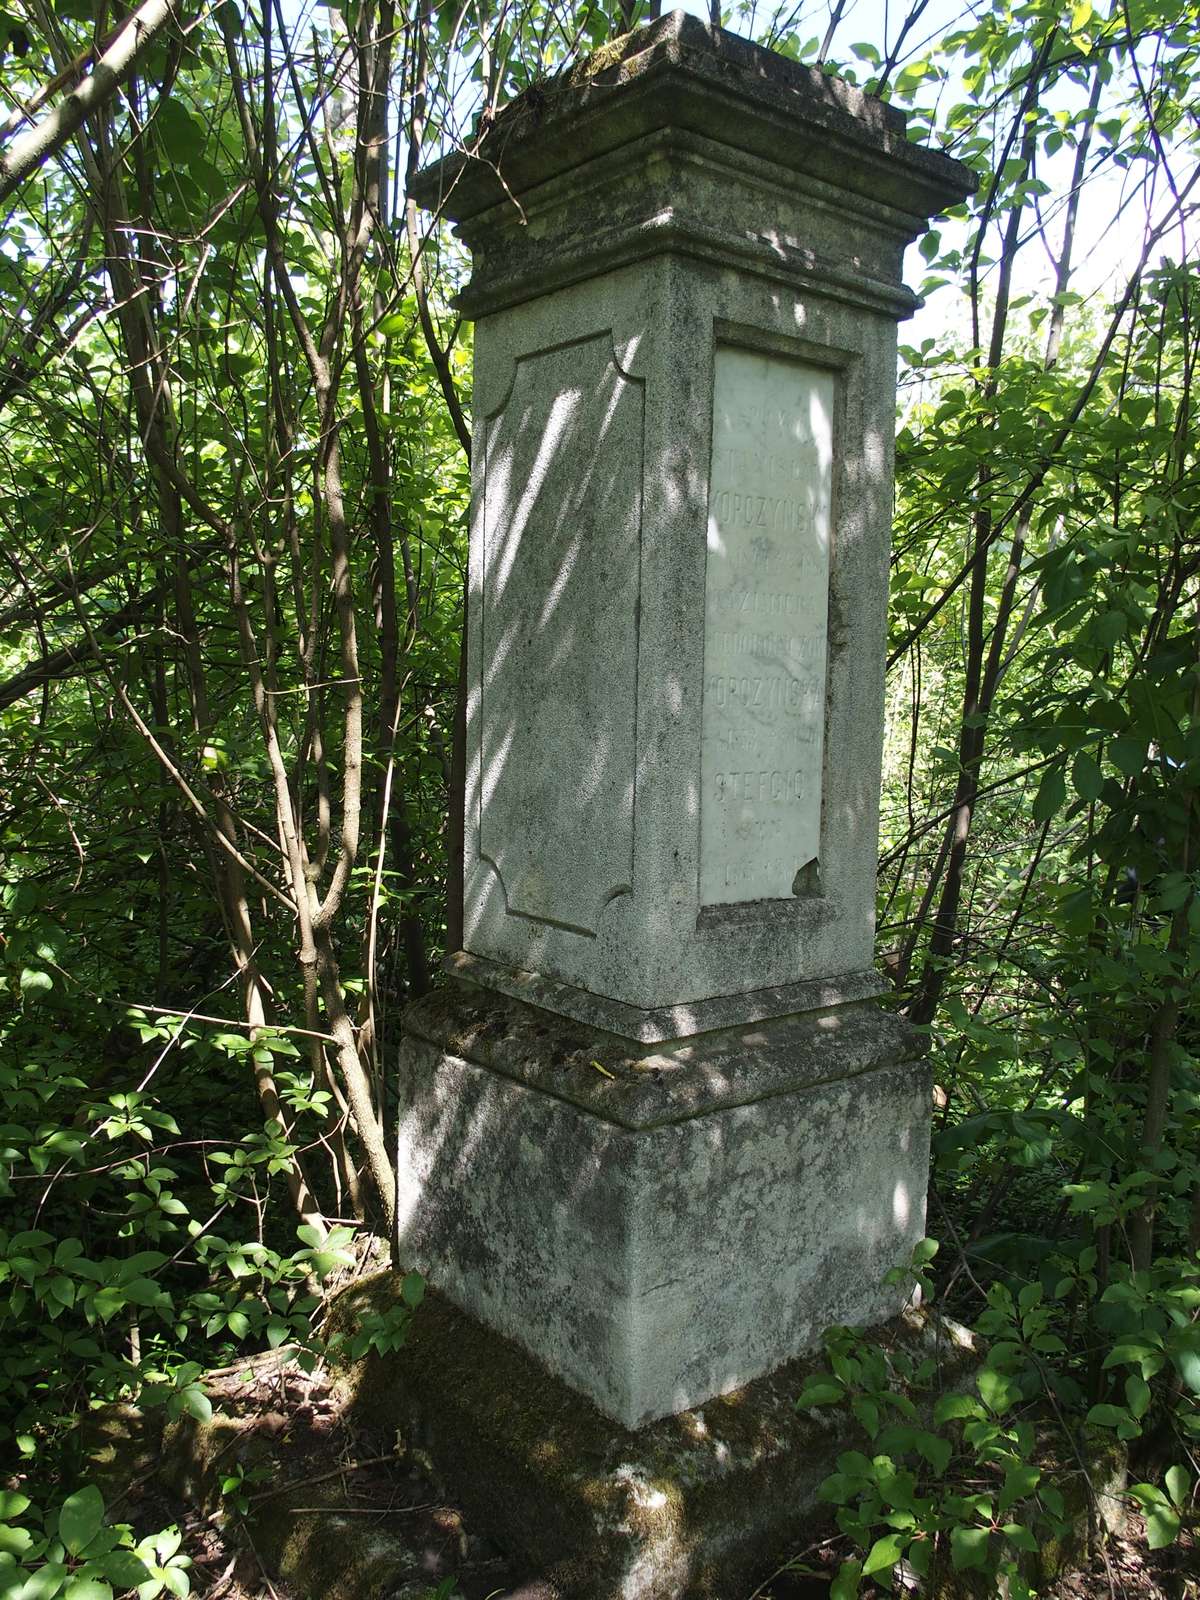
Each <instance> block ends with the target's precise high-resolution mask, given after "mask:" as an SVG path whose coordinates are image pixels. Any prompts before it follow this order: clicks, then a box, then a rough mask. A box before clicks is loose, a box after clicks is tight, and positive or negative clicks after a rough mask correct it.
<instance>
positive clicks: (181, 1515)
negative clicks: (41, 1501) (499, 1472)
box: [112, 1363, 1200, 1600]
mask: <svg viewBox="0 0 1200 1600" xmlns="http://www.w3.org/2000/svg"><path fill="white" fill-rule="evenodd" d="M207 1387H208V1390H209V1393H210V1395H211V1397H212V1400H213V1403H214V1406H216V1407H217V1408H218V1409H220V1410H222V1411H228V1412H233V1413H238V1412H240V1413H242V1414H245V1413H247V1412H248V1411H253V1412H254V1413H255V1415H256V1418H257V1423H256V1434H257V1436H258V1438H259V1439H260V1440H261V1439H262V1436H263V1434H264V1433H265V1434H266V1435H267V1436H268V1437H270V1438H271V1439H272V1443H271V1451H270V1461H269V1464H260V1465H259V1466H258V1467H257V1468H253V1467H251V1468H249V1469H248V1471H247V1475H246V1477H245V1478H244V1480H243V1482H242V1483H241V1485H240V1487H239V1488H238V1489H237V1490H236V1491H235V1492H234V1493H233V1494H231V1495H228V1496H227V1497H226V1499H225V1501H224V1503H223V1504H222V1505H221V1506H220V1507H219V1508H218V1509H216V1510H214V1511H210V1512H204V1511H201V1510H198V1509H196V1508H189V1507H183V1506H181V1505H180V1504H179V1503H178V1501H177V1500H175V1499H174V1498H173V1497H172V1495H171V1494H170V1493H169V1492H168V1491H167V1489H166V1488H165V1486H164V1485H163V1483H162V1482H161V1481H160V1479H159V1478H158V1476H157V1474H155V1473H153V1472H151V1473H150V1474H148V1475H146V1476H144V1477H143V1478H142V1479H141V1480H140V1481H139V1482H137V1483H135V1484H133V1485H132V1486H130V1487H129V1488H128V1489H127V1490H126V1493H125V1496H124V1503H123V1504H122V1505H120V1506H114V1507H113V1508H112V1509H113V1510H114V1511H116V1512H117V1513H118V1514H119V1515H121V1516H123V1517H126V1518H127V1519H128V1520H129V1521H131V1522H133V1523H134V1524H135V1526H137V1527H138V1529H139V1530H140V1531H149V1530H152V1529H157V1528H162V1527H164V1526H166V1525H167V1524H169V1523H171V1522H177V1523H178V1524H179V1526H180V1528H181V1529H182V1532H183V1535H184V1549H185V1551H186V1553H187V1554H188V1555H189V1556H190V1558H191V1560H192V1563H193V1566H192V1592H193V1594H194V1595H196V1596H197V1597H199V1600H320V1597H317V1596H313V1595H311V1594H301V1593H300V1592H299V1591H298V1589H297V1588H294V1587H289V1585H288V1584H287V1583H286V1582H284V1581H283V1580H282V1579H281V1578H279V1577H278V1576H277V1575H276V1574H275V1573H273V1572H272V1571H271V1570H270V1567H269V1563H268V1562H267V1561H265V1560H264V1559H263V1557H262V1555H261V1554H260V1552H259V1550H258V1548H257V1546H256V1543H255V1535H254V1531H253V1530H254V1526H255V1520H256V1518H261V1517H262V1516H263V1514H264V1513H265V1512H267V1511H268V1509H269V1505H270V1502H271V1501H272V1500H275V1499H279V1498H280V1497H282V1496H284V1495H285V1494H290V1493H291V1492H292V1491H294V1490H295V1488H296V1487H297V1485H305V1486H308V1485H312V1486H314V1487H319V1489H320V1492H319V1493H317V1494H314V1496H313V1497H312V1500H313V1504H312V1505H311V1506H310V1507H305V1506H304V1505H299V1506H293V1507H292V1508H291V1510H292V1513H293V1514H294V1515H300V1514H302V1513H304V1512H305V1511H310V1512H311V1513H312V1514H314V1515H316V1514H320V1513H324V1514H326V1515H329V1514H330V1512H331V1511H332V1510H333V1508H332V1507H331V1506H330V1505H329V1503H328V1501H329V1489H330V1486H331V1485H340V1487H339V1488H338V1490H337V1492H336V1495H335V1506H336V1515H337V1519H338V1528H337V1532H336V1535H333V1534H331V1535H330V1536H331V1537H337V1538H339V1539H344V1538H345V1537H346V1535H345V1532H344V1529H345V1521H344V1519H345V1518H346V1517H347V1516H349V1517H352V1518H354V1519H361V1524H362V1527H363V1530H364V1533H368V1532H369V1533H371V1534H372V1535H373V1536H379V1535H381V1534H386V1536H387V1538H388V1540H389V1541H390V1543H391V1544H392V1545H394V1548H395V1552H396V1560H395V1582H394V1585H391V1586H385V1588H384V1590H383V1591H382V1592H380V1593H379V1595H378V1600H435V1597H436V1600H551V1597H552V1594H553V1591H551V1590H549V1589H548V1588H547V1586H546V1585H544V1584H543V1583H541V1582H539V1579H538V1576H537V1574H536V1573H534V1572H530V1571H528V1570H526V1569H525V1568H523V1567H522V1566H521V1564H520V1563H519V1562H518V1561H514V1560H511V1559H510V1558H509V1557H508V1556H506V1554H505V1552H504V1551H503V1550H502V1549H500V1548H499V1547H498V1546H497V1545H496V1544H494V1543H492V1542H491V1541H490V1540H488V1539H486V1538H484V1537H482V1536H481V1535H480V1534H478V1533H476V1532H475V1531H474V1530H473V1529H472V1528H471V1526H470V1522H469V1520H468V1519H467V1518H466V1517H465V1516H464V1514H463V1512H462V1510H461V1508H460V1507H459V1506H458V1505H456V1504H455V1501H454V1497H453V1494H452V1493H451V1492H450V1491H449V1489H448V1486H447V1485H445V1484H443V1483H441V1482H440V1481H439V1479H438V1477H437V1474H436V1472H435V1470H434V1468H433V1464H432V1463H431V1462H430V1461H429V1460H428V1459H427V1458H423V1457H422V1455H421V1452H419V1451H409V1452H406V1453H401V1452H400V1450H399V1449H398V1441H397V1440H396V1439H395V1438H392V1439H387V1438H383V1437H378V1436H374V1435H373V1434H372V1433H371V1432H369V1431H367V1432H364V1431H362V1430H361V1429H354V1430H352V1429H351V1428H350V1427H349V1426H348V1425H347V1424H346V1422H345V1420H344V1419H343V1418H342V1417H341V1416H340V1415H339V1413H338V1410H337V1407H336V1406H335V1404H334V1402H333V1400H332V1398H331V1396H330V1394H329V1390H328V1385H327V1383H326V1381H325V1379H324V1378H323V1377H322V1376H320V1375H317V1376H315V1377H313V1378H308V1377H305V1376H304V1375H303V1374H301V1373H300V1372H299V1371H298V1370H297V1369H296V1368H295V1367H293V1366H290V1365H284V1364H279V1365H277V1366H276V1367H275V1368H274V1369H273V1370H272V1369H271V1368H270V1367H263V1366H261V1365H258V1364H257V1363H256V1364H255V1365H254V1366H251V1365H249V1364H248V1365H247V1366H246V1367H245V1368H241V1369H236V1370H233V1371H231V1372H229V1373H228V1374H225V1375H222V1376H215V1377H212V1378H210V1379H209V1380H207ZM228 1470H229V1471H230V1472H231V1473H234V1472H236V1470H237V1463H236V1462H234V1461H231V1462H230V1463H229V1466H228ZM1130 1532H1131V1537H1130V1538H1128V1539H1111V1540H1110V1541H1109V1542H1108V1544H1107V1547H1106V1548H1105V1549H1104V1550H1103V1551H1102V1552H1100V1553H1098V1554H1097V1555H1096V1557H1095V1559H1094V1560H1093V1561H1092V1562H1091V1564H1090V1565H1089V1566H1088V1567H1087V1568H1086V1569H1085V1570H1083V1571H1080V1572H1076V1573H1072V1574H1071V1575H1070V1576H1068V1577H1066V1578H1064V1579H1062V1580H1060V1582H1059V1583H1057V1584H1056V1585H1055V1586H1054V1587H1053V1588H1052V1589H1050V1590H1048V1591H1046V1592H1045V1600H1200V1548H1197V1545H1196V1542H1195V1540H1194V1538H1193V1536H1192V1535H1190V1534H1188V1533H1187V1532H1185V1533H1184V1534H1183V1535H1182V1536H1181V1540H1180V1542H1179V1543H1177V1544H1175V1545H1173V1546H1171V1547H1170V1548H1168V1549H1166V1550H1160V1551H1148V1550H1147V1548H1146V1546H1145V1543H1144V1541H1142V1540H1141V1539H1140V1538H1139V1537H1138V1536H1139V1535H1140V1533H1141V1525H1140V1523H1139V1522H1138V1521H1137V1519H1136V1518H1134V1519H1131V1528H1130ZM810 1540H811V1535H810ZM845 1554H847V1549H846V1541H845V1540H844V1538H843V1537H842V1536H841V1535H839V1534H836V1533H833V1532H831V1533H830V1534H829V1535H827V1536H826V1537H823V1538H818V1539H816V1540H815V1541H811V1542H809V1543H808V1544H807V1545H806V1547H804V1548H801V1549H799V1550H798V1551H797V1552H796V1553H794V1554H791V1555H790V1557H789V1553H787V1552H781V1555H780V1562H779V1568H778V1570H777V1571H775V1572H773V1573H772V1572H765V1573H763V1575H762V1578H761V1580H760V1581H759V1583H758V1585H757V1586H756V1587H751V1588H748V1589H747V1591H746V1592H745V1593H744V1594H738V1595H730V1596H729V1597H728V1600H826V1597H827V1596H828V1592H829V1582H830V1580H831V1578H832V1577H833V1575H834V1573H836V1571H837V1568H838V1565H839V1563H840V1561H841V1560H842V1558H843V1556H844V1555H845ZM897 1592H898V1593H899V1592H902V1591H897ZM364 1600H365V1597H364ZM863 1600H871V1591H870V1590H869V1589H867V1590H866V1591H865V1593H864V1596H863ZM880 1600H882V1591H880Z"/></svg>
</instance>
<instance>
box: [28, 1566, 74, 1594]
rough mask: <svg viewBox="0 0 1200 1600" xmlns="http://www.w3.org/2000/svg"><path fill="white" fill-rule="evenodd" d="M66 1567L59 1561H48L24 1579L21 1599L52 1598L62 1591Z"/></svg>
mask: <svg viewBox="0 0 1200 1600" xmlns="http://www.w3.org/2000/svg"><path fill="white" fill-rule="evenodd" d="M66 1576H67V1569H66V1567H65V1566H64V1565H63V1564H62V1562H61V1561H48V1562H47V1563H46V1565H45V1566H44V1567H39V1568H38V1570H37V1571H36V1572H34V1573H31V1574H30V1576H29V1577H28V1578H27V1579H26V1580H25V1587H24V1588H23V1589H22V1590H21V1591H20V1595H21V1600H54V1596H55V1595H57V1594H60V1593H61V1592H62V1586H63V1581H64V1580H65V1578H66Z"/></svg>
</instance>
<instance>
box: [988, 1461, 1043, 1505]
mask: <svg viewBox="0 0 1200 1600" xmlns="http://www.w3.org/2000/svg"><path fill="white" fill-rule="evenodd" d="M1041 1476H1042V1475H1041V1473H1040V1472H1039V1471H1038V1469H1037V1467H1033V1466H1030V1465H1029V1463H1028V1462H1021V1463H1018V1465H1017V1466H1014V1467H1009V1469H1008V1471H1007V1472H1006V1473H1005V1474H1004V1487H1003V1489H1001V1491H1000V1497H999V1502H998V1503H999V1507H1000V1511H1001V1512H1002V1513H1003V1512H1005V1511H1008V1510H1009V1509H1010V1508H1011V1507H1012V1506H1014V1505H1015V1504H1016V1503H1017V1501H1018V1500H1025V1499H1027V1498H1028V1496H1029V1495H1031V1494H1032V1493H1033V1491H1034V1490H1035V1489H1036V1488H1037V1486H1038V1482H1039V1480H1040V1479H1041Z"/></svg>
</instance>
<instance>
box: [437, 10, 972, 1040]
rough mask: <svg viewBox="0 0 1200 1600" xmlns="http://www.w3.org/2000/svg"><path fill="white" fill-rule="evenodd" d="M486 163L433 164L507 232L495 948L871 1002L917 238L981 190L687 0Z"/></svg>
mask: <svg viewBox="0 0 1200 1600" xmlns="http://www.w3.org/2000/svg"><path fill="white" fill-rule="evenodd" d="M483 157H484V158H483V159H471V158H466V157H459V156H456V157H454V158H452V159H451V160H450V161H449V162H447V163H443V164H442V165H441V166H439V167H436V168H434V169H431V171H429V172H428V173H426V174H424V175H423V176H422V177H421V178H420V179H419V180H418V182H417V185H416V189H415V192H416V194H417V196H418V198H419V199H420V200H421V201H422V203H424V204H427V205H431V206H432V205H438V204H440V203H441V201H442V199H443V198H444V199H445V206H446V209H447V211H448V212H449V214H450V215H451V216H452V217H453V218H454V219H455V220H456V221H458V223H459V224H460V232H461V233H462V236H463V237H464V239H465V240H466V242H467V244H468V245H469V246H470V248H471V250H472V252H473V257H474V273H473V277H472V280H471V283H470V285H469V286H468V288H467V290H466V291H465V293H464V296H463V299H462V304H463V307H464V310H465V312H466V313H467V314H468V315H470V316H473V317H475V318H476V320H477V327H476V332H475V394H474V415H475V417H476V419H477V421H476V429H475V438H476V441H477V442H476V449H475V456H474V461H473V467H472V470H473V496H472V500H473V511H472V529H471V564H470V583H469V602H468V604H469V616H470V627H469V645H468V685H469V688H468V706H467V721H468V733H467V760H468V775H467V805H466V811H467V815H466V841H467V842H466V859H465V863H464V865H465V879H466V896H465V933H464V947H465V951H466V953H467V954H468V955H469V956H471V957H475V958H479V960H480V961H481V962H484V963H487V965H481V966H479V967H478V968H477V969H476V971H475V973H474V975H475V976H476V977H477V978H478V979H479V981H480V982H484V983H488V982H493V981H495V982H496V984H497V986H498V987H501V988H508V989H509V990H510V991H511V990H512V989H513V987H514V985H520V984H523V983H524V982H525V980H526V976H527V975H529V974H533V975H536V976H537V978H538V979H540V980H543V981H544V983H545V985H546V987H545V988H544V990H543V999H542V1003H543V1004H546V1005H548V1006H550V1007H552V1008H553V1009H556V1010H559V1011H562V1012H563V1013H565V1014H568V1015H571V1016H574V1017H576V1018H579V1019H581V1020H593V1021H597V1022H598V1023H599V1025H601V1026H605V1027H610V1028H616V1029H618V1030H619V1031H621V1032H624V1033H627V1034H628V1035H629V1036H630V1037H632V1038H635V1039H641V1040H650V1039H655V1038H666V1037H671V1036H675V1037H679V1036H682V1035H684V1034H689V1033H698V1032H701V1031H702V1030H703V1029H704V1028H706V1027H713V1026H730V1025H733V1024H736V1023H737V1022H740V1021H748V1020H753V1019H758V1018H762V1017H766V1016H769V1015H773V1014H774V1015H784V1014H787V1013H788V1012H790V1011H793V1010H797V1009H801V1008H802V1007H803V1006H804V1005H806V1004H815V1005H821V1004H826V1003H828V1000H827V999H824V998H821V997H820V991H821V990H822V989H823V988H824V989H829V988H832V989H834V990H840V991H841V992H842V993H843V994H844V995H845V997H846V998H855V997H857V996H858V995H860V994H861V993H863V992H864V989H865V987H866V986H869V985H870V984H871V983H872V981H873V979H872V976H871V965H872V935H873V918H874V910H873V905H874V885H875V854H876V839H877V826H878V816H877V814H878V797H879V772H880V749H881V738H882V707H883V649H884V637H885V608H886V585H887V550H888V541H889V535H890V522H891V507H892V476H891V474H892V432H893V397H894V380H895V321H896V318H897V317H899V316H902V315H905V314H907V312H908V310H910V309H911V307H912V304H913V301H912V297H911V295H909V293H908V291H907V290H906V289H904V288H903V286H902V284H901V282H900V265H901V258H902V253H903V248H904V245H905V243H906V242H907V241H908V240H909V239H911V238H913V237H914V236H915V235H916V234H917V233H918V232H920V231H921V229H922V228H923V227H924V224H925V219H926V218H927V217H928V215H929V214H930V212H932V211H935V210H937V209H939V208H940V207H943V206H945V205H947V204H950V203H952V202H953V201H955V200H957V199H958V198H960V197H961V196H962V194H964V193H965V192H966V191H967V189H968V188H969V187H970V185H971V182H972V179H971V177H970V175H969V173H967V172H966V169H964V168H962V167H960V166H959V165H958V164H957V163H955V162H952V161H948V160H947V159H946V158H945V157H943V156H941V155H939V154H937V153H936V152H933V151H929V150H924V149H921V148H920V147H918V146H915V145H912V144H910V143H909V142H908V141H907V140H906V139H905V137H904V123H903V117H902V116H901V115H900V114H899V113H898V112H896V111H894V110H891V109H890V108H887V107H885V106H883V105H881V104H880V103H878V102H875V101H871V100H868V99H866V98H865V97H864V96H862V95H861V94H859V93H858V92H857V91H855V90H853V89H850V88H848V87H847V86H846V85H842V84H838V83H836V82H834V81H833V80H831V79H829V78H827V77H826V76H824V75H823V74H821V73H818V72H812V71H810V70H809V69H806V68H803V67H799V66H797V65H796V64H795V63H791V62H787V61H784V60H783V59H782V58H781V57H779V56H777V55H774V54H773V53H772V52H770V51H764V50H760V49H759V48H757V47H756V46H754V45H752V44H749V43H748V42H747V41H745V40H739V39H737V38H735V37H734V36H733V35H731V34H727V33H724V32H722V31H721V30H719V29H718V30H712V29H709V28H707V27H705V26H704V25H703V24H701V23H699V22H698V21H697V20H696V19H695V18H690V17H685V16H683V15H682V14H681V13H674V14H672V15H671V16H670V17H667V18H664V19H662V20H661V21H660V22H658V23H655V24H652V25H651V26H650V27H649V28H647V29H644V30H641V31H640V32H639V33H637V34H634V35H632V36H631V37H630V38H629V39H628V40H626V41H623V42H621V43H620V45H619V46H618V47H617V48H615V49H613V50H611V51H608V52H606V53H604V54H603V56H602V58H601V59H599V60H596V61H593V62H592V63H591V64H590V65H589V66H585V67H584V68H581V69H580V70H578V71H577V72H575V73H573V74H571V75H569V76H568V77H566V78H564V79H561V80H557V81H555V82H553V83H551V84H550V85H548V86H547V87H546V88H545V91H544V92H539V95H537V96H534V97H531V98H530V99H529V100H528V101H527V102H524V103H521V102H519V103H517V104H516V105H515V106H513V107H510V108H508V109H507V110H505V111H504V112H502V113H501V115H500V116H499V118H498V119H497V121H496V125H495V127H494V129H493V131H492V132H491V133H490V134H489V135H488V139H487V141H486V146H485V150H484V152H483ZM800 986H803V987H800ZM598 1007H600V1008H605V1009H604V1015H603V1017H597V1015H596V1012H597V1008H598ZM714 1010H715V1011H716V1012H717V1013H718V1016H717V1018H716V1020H714V1019H713V1016H712V1013H713V1011H714ZM667 1018H669V1020H664V1019H667Z"/></svg>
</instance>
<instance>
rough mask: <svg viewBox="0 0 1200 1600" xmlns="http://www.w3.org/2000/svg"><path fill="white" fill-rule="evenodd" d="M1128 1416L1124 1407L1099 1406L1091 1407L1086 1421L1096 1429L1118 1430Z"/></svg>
mask: <svg viewBox="0 0 1200 1600" xmlns="http://www.w3.org/2000/svg"><path fill="white" fill-rule="evenodd" d="M1128 1416H1129V1413H1128V1411H1126V1410H1125V1408H1124V1406H1109V1405H1099V1406H1093V1407H1092V1409H1091V1410H1090V1411H1089V1412H1088V1414H1087V1420H1088V1421H1089V1422H1090V1423H1091V1424H1093V1426H1096V1427H1101V1428H1119V1427H1120V1425H1121V1423H1123V1422H1124V1421H1126V1420H1127V1418H1128Z"/></svg>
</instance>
